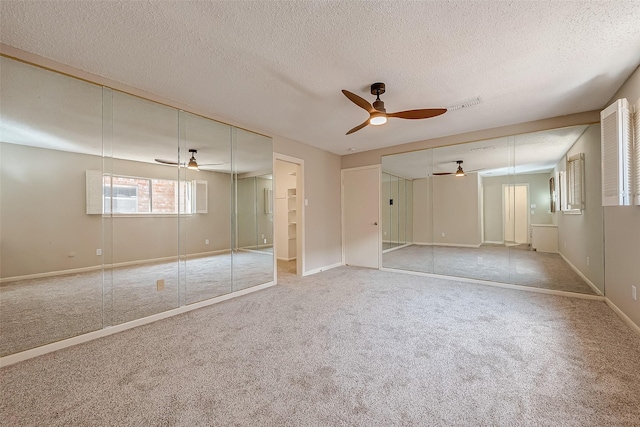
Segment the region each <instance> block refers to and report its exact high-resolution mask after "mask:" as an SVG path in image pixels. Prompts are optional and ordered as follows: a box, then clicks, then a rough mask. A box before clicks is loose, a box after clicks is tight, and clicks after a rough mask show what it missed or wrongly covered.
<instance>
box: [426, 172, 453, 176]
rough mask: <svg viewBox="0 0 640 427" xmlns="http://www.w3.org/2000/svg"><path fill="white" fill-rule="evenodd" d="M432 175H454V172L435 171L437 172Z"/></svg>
mask: <svg viewBox="0 0 640 427" xmlns="http://www.w3.org/2000/svg"><path fill="white" fill-rule="evenodd" d="M431 175H434V176H436V175H437V176H441V175H453V172H435V173H432V174H431Z"/></svg>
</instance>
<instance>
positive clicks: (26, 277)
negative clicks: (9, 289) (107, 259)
mask: <svg viewBox="0 0 640 427" xmlns="http://www.w3.org/2000/svg"><path fill="white" fill-rule="evenodd" d="M225 253H231V250H230V249H220V250H217V251H208V252H198V253H194V254H187V255H186V256H180V257H178V256H177V255H173V256H169V257H161V258H149V259H141V260H135V261H123V262H116V263H113V264H98V265H92V266H89V267H79V268H71V269H68V270H56V271H48V272H46V273H34V274H26V275H24V276H13V277H4V278H0V283H9V282H16V281H18V280H31V279H43V278H46V277H56V276H66V275H68V274H79V273H89V272H92V271H99V270H102V269H105V270H110V269H113V268H121V267H131V266H134V265H144V264H156V263H161V262H171V261H178V260H185V259H197V258H206V257H208V256H214V255H222V254H225Z"/></svg>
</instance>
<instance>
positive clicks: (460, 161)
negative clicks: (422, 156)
mask: <svg viewBox="0 0 640 427" xmlns="http://www.w3.org/2000/svg"><path fill="white" fill-rule="evenodd" d="M456 163H457V164H458V169H457V170H456V171H455V172H434V173H433V175H434V176H442V175H455V176H466V173H465V171H464V170H463V169H462V163H463V161H462V160H456ZM481 170H482V169H474V170H471V171H468V172H478V171H481Z"/></svg>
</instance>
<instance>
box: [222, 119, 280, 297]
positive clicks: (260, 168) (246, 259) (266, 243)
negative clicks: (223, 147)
mask: <svg viewBox="0 0 640 427" xmlns="http://www.w3.org/2000/svg"><path fill="white" fill-rule="evenodd" d="M232 146H233V154H232V158H233V162H232V170H233V176H234V187H235V191H234V198H235V199H234V201H233V207H234V209H235V211H234V221H235V223H236V224H237V230H236V233H235V241H234V244H233V250H232V259H233V290H234V291H237V290H240V289H244V288H248V287H251V286H256V285H259V284H262V283H268V282H271V281H273V280H275V261H274V260H275V258H274V253H273V185H272V183H273V146H272V141H271V138H268V137H265V136H262V135H259V134H256V133H252V132H249V131H246V130H243V129H238V128H234V129H233V131H232Z"/></svg>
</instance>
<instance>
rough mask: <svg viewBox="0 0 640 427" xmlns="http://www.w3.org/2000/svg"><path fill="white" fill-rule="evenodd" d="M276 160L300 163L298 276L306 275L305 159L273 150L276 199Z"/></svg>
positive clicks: (276, 261) (298, 183)
mask: <svg viewBox="0 0 640 427" xmlns="http://www.w3.org/2000/svg"><path fill="white" fill-rule="evenodd" d="M276 160H282V161H284V162H288V163H293V164H295V165H298V171H299V172H300V173H296V202H297V203H296V204H297V206H298V210H297V212H296V213H297V214H298V218H297V223H298V224H297V225H296V275H297V276H304V275H305V274H306V270H305V268H306V263H305V250H304V248H305V245H304V241H305V230H304V229H305V224H306V222H305V208H306V206H305V201H306V199H305V198H304V159H299V158H297V157H291V156H287V155H286V154H280V153H276V152H275V151H274V152H273V180H274V181H273V188H274V191H273V193H272V194H273V197H274V199H275V197H276V191H275V188H276V181H275V179H276V173H275V172H276ZM275 205H276V201H275V200H273V206H274V209H275ZM276 226H277V224H276V223H275V221H274V230H273V231H274V233H273V235H274V239H273V260H274V261H273V268H274V275H275V277H276V278H277V277H278V255H277V254H278V248H277V247H276V240H277V239H276V238H275V236H276V230H275V227H276Z"/></svg>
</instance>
